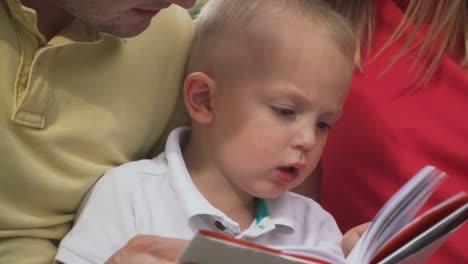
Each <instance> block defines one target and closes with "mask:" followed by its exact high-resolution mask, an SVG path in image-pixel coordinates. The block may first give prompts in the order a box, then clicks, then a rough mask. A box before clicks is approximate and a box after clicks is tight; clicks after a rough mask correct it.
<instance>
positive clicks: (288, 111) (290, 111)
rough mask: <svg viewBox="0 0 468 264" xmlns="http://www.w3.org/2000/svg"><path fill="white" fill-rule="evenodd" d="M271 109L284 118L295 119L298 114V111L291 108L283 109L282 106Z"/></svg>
mask: <svg viewBox="0 0 468 264" xmlns="http://www.w3.org/2000/svg"><path fill="white" fill-rule="evenodd" d="M271 109H272V110H273V111H274V112H275V113H276V114H278V115H280V116H283V117H293V116H294V115H295V114H296V111H294V109H291V108H287V107H282V106H271Z"/></svg>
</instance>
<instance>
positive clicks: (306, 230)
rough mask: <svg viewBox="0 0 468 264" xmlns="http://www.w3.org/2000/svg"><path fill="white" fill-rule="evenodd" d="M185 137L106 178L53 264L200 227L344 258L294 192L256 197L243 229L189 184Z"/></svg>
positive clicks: (326, 224)
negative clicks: (135, 240) (141, 238)
mask: <svg viewBox="0 0 468 264" xmlns="http://www.w3.org/2000/svg"><path fill="white" fill-rule="evenodd" d="M189 133H190V130H189V129H187V128H178V129H175V130H174V131H172V133H171V134H170V135H169V138H168V141H167V143H166V150H165V152H164V153H162V154H160V155H159V156H158V157H156V158H154V159H152V160H141V161H136V162H131V163H127V164H125V165H122V166H119V167H117V168H114V169H112V170H110V171H109V172H107V173H106V174H105V175H104V176H103V177H102V178H101V179H100V180H99V181H98V182H97V183H96V185H95V187H94V188H93V189H92V191H91V192H90V194H89V196H88V200H87V203H86V204H85V205H84V207H83V210H82V212H81V214H80V216H79V218H78V220H77V222H76V223H75V226H74V227H73V229H72V230H71V231H70V233H68V235H67V236H66V237H65V238H64V239H63V240H62V242H61V244H60V247H59V251H58V255H57V260H60V261H62V262H65V263H73V264H75V263H103V262H105V261H106V260H107V259H108V258H109V257H110V256H111V255H112V254H113V253H114V252H116V251H117V250H118V249H120V248H121V247H122V246H124V245H125V244H126V243H127V242H128V240H130V239H131V238H132V237H134V236H135V235H137V234H149V235H158V236H164V237H173V238H179V239H191V238H192V237H193V236H194V235H195V233H196V232H197V231H198V230H199V229H209V230H217V231H219V232H222V233H225V234H229V235H232V236H235V237H237V238H242V239H246V240H249V241H252V242H255V243H260V244H264V245H267V246H272V247H276V248H281V247H282V246H284V247H287V248H288V249H291V248H294V247H295V246H297V247H298V248H300V249H304V247H311V248H321V249H324V250H327V251H329V252H331V253H335V254H338V255H342V252H341V248H340V243H341V238H342V235H341V232H340V231H339V229H338V227H337V225H336V223H335V221H334V219H333V218H332V217H331V215H330V214H328V213H327V212H325V211H324V210H323V209H322V208H321V207H320V205H318V204H317V203H316V202H314V201H313V200H311V199H309V198H306V197H303V196H301V195H298V194H295V193H290V192H288V193H285V194H283V195H282V196H280V197H279V198H276V199H259V201H258V206H257V217H256V219H255V220H254V221H253V222H252V224H251V226H250V227H249V228H248V229H245V230H244V231H241V230H240V228H239V224H238V223H237V222H235V221H233V220H232V219H230V218H229V217H228V216H227V215H225V214H224V213H223V212H221V211H220V210H218V209H216V208H215V207H213V206H212V205H211V204H210V202H209V201H207V200H206V199H205V197H204V196H203V195H202V194H201V193H200V192H199V191H198V189H197V187H196V186H195V184H194V183H193V181H192V178H191V177H190V175H189V173H188V171H187V168H186V167H185V163H184V160H183V157H182V152H181V148H180V145H181V144H182V145H183V144H185V143H184V139H186V138H187V136H188V134H189Z"/></svg>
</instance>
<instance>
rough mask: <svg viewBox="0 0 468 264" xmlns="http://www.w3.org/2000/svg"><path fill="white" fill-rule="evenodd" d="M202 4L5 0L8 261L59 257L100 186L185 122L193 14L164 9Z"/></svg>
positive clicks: (1, 32)
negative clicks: (182, 93) (183, 84)
mask: <svg viewBox="0 0 468 264" xmlns="http://www.w3.org/2000/svg"><path fill="white" fill-rule="evenodd" d="M194 2H195V1H194V0H166V1H163V0H42V1H36V0H21V2H20V1H19V0H1V2H0V58H1V60H0V76H1V78H0V137H1V138H2V139H1V141H0V151H1V153H2V159H0V168H1V169H0V212H1V213H0V263H51V262H52V261H53V257H54V255H55V250H56V246H57V244H58V242H59V241H60V239H61V238H62V237H63V236H64V235H65V233H66V232H67V231H68V229H69V228H70V226H71V224H72V221H73V219H74V216H75V211H76V209H77V207H78V205H79V203H80V201H81V200H82V198H83V196H84V194H85V193H86V191H87V190H88V189H89V188H90V186H91V185H92V184H93V183H94V181H95V180H96V179H97V178H98V177H99V176H100V175H101V174H102V173H103V172H104V171H106V170H107V169H109V168H110V167H112V166H115V165H117V164H120V163H123V162H127V161H129V160H133V159H139V158H142V157H144V156H145V155H147V153H148V152H149V151H150V150H151V146H152V145H154V144H155V143H156V142H157V140H158V139H159V138H160V137H162V135H163V134H164V130H165V128H166V127H168V126H170V124H171V123H173V122H175V121H181V115H180V113H176V112H173V110H174V109H175V106H176V104H177V102H178V95H179V89H178V87H179V84H180V80H181V77H182V73H183V68H184V64H185V56H186V54H187V50H188V45H189V40H190V37H191V20H190V18H189V17H188V15H187V14H186V12H185V11H183V10H182V9H180V8H175V7H171V8H169V9H167V10H162V9H165V8H166V7H169V5H171V4H177V5H180V6H182V7H190V6H191V5H193V3H194ZM160 11H161V12H160ZM158 13H160V14H158ZM156 14H158V15H157V17H155V19H153V20H152V17H154V16H155V15H156ZM151 21H152V22H151ZM150 24H151V25H150ZM143 31H144V32H143ZM142 32H143V33H142ZM106 33H108V34H106ZM140 33H141V34H140ZM137 35H138V36H137ZM116 36H117V37H116ZM133 36H137V37H135V38H130V39H123V38H119V37H133ZM179 109H181V108H179Z"/></svg>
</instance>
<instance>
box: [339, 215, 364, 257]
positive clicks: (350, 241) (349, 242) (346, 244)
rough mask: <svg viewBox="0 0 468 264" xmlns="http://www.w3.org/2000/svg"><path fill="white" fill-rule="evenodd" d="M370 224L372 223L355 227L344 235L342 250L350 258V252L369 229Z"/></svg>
mask: <svg viewBox="0 0 468 264" xmlns="http://www.w3.org/2000/svg"><path fill="white" fill-rule="evenodd" d="M370 223H371V222H367V223H365V224H361V225H358V226H356V227H353V228H351V229H350V230H348V232H346V234H344V236H343V240H342V241H341V249H342V250H343V253H344V255H345V256H348V254H349V252H351V250H352V249H353V248H354V246H355V245H356V243H357V242H358V240H359V239H360V238H361V236H362V235H363V234H364V231H366V229H367V228H368V227H369V225H370Z"/></svg>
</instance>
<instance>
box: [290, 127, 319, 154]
mask: <svg viewBox="0 0 468 264" xmlns="http://www.w3.org/2000/svg"><path fill="white" fill-rule="evenodd" d="M315 143H316V134H315V127H314V126H307V127H304V128H302V129H300V130H299V131H298V133H297V135H296V138H295V140H294V144H293V147H294V148H295V149H298V150H300V151H304V152H305V151H309V150H310V149H312V148H313V147H314V145H315Z"/></svg>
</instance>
